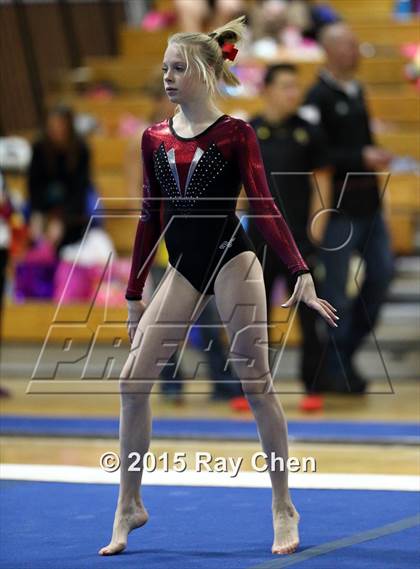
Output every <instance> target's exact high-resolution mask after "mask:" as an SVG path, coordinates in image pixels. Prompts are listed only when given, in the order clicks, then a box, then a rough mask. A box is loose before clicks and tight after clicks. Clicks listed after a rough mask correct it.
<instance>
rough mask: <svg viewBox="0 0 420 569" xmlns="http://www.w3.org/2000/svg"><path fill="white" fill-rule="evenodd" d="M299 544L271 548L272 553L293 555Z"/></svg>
mask: <svg viewBox="0 0 420 569" xmlns="http://www.w3.org/2000/svg"><path fill="white" fill-rule="evenodd" d="M298 546H299V543H294V544H292V545H284V546H279V545H277V546H273V548H272V550H271V551H272V553H275V554H277V555H287V554H289V553H294V552H295V551H296V549H297V548H298Z"/></svg>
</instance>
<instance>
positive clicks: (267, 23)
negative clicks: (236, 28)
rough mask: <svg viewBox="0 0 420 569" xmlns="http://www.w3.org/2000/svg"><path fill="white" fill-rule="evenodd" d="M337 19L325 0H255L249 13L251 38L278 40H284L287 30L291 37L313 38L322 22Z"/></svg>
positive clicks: (330, 21)
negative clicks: (292, 34) (319, 0)
mask: <svg viewBox="0 0 420 569" xmlns="http://www.w3.org/2000/svg"><path fill="white" fill-rule="evenodd" d="M339 19H340V17H339V15H338V14H337V13H336V12H335V11H334V10H333V9H332V8H331V7H330V6H329V5H328V2H323V1H321V2H318V1H312V2H311V1H310V0H259V1H257V2H255V3H254V4H253V8H252V9H251V13H250V20H251V27H252V37H253V40H254V41H255V40H260V39H263V38H265V39H266V38H271V39H274V40H275V41H277V43H279V44H284V43H287V39H286V37H285V34H286V33H287V31H289V32H292V33H293V32H294V34H295V36H296V37H295V40H296V39H298V36H300V40H301V41H302V40H303V38H310V39H313V40H316V37H317V34H318V33H319V31H320V30H321V29H322V27H323V26H324V25H326V24H328V23H332V22H336V21H338V20H339Z"/></svg>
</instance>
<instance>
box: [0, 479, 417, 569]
mask: <svg viewBox="0 0 420 569" xmlns="http://www.w3.org/2000/svg"><path fill="white" fill-rule="evenodd" d="M117 493H118V487H117V486H114V485H99V484H71V483H51V482H20V481H19V482H18V481H2V483H1V492H0V497H1V523H0V537H1V543H2V547H1V549H0V557H1V560H0V568H1V569H26V568H28V569H95V568H101V569H102V568H103V567H116V568H121V569H127V568H136V569H139V568H140V569H141V568H145V569H158V568H159V569H162V568H164V569H250V568H253V569H256V568H258V567H259V566H261V567H262V568H264V569H265V568H266V567H267V568H268V567H269V566H270V565H268V564H267V562H271V563H270V564H271V566H272V568H273V569H275V568H277V567H285V566H289V565H290V564H291V562H292V561H293V566H294V567H297V568H302V569H306V568H308V569H355V568H356V569H365V568H366V569H387V568H389V569H414V568H417V567H419V566H420V555H419V548H418V543H419V540H418V538H419V526H418V525H415V526H413V527H409V528H407V529H403V530H401V531H396V532H395V531H394V532H392V533H389V534H388V535H386V536H383V537H380V538H377V539H371V540H369V541H363V542H362V543H355V544H354V545H350V546H347V547H342V548H340V549H337V550H335V551H331V552H329V553H325V554H323V555H318V556H316V557H312V558H311V559H307V560H306V561H305V560H302V559H301V556H302V555H307V554H308V553H310V552H311V551H313V550H312V549H311V548H314V547H316V546H319V545H320V544H325V543H330V542H333V541H334V540H338V539H340V538H344V537H348V536H356V537H357V536H358V535H359V534H361V535H363V532H368V531H369V530H372V529H373V528H378V527H383V526H385V525H387V524H391V523H393V522H398V521H399V520H402V519H406V518H409V517H412V516H415V515H416V514H417V513H418V511H419V495H418V494H417V493H413V492H385V491H361V490H303V489H296V490H292V498H293V500H294V503H295V505H296V507H297V508H298V510H299V512H300V514H301V517H302V519H301V524H300V535H301V545H300V548H299V550H298V552H297V553H295V554H293V555H291V556H281V557H280V556H274V555H272V554H271V552H270V549H271V542H272V527H271V513H270V505H271V491H270V490H269V489H245V488H209V487H200V488H199V487H176V486H144V488H143V496H144V501H145V504H146V506H147V508H148V510H149V513H150V515H151V518H150V520H149V523H148V524H147V525H146V526H145V527H143V528H140V529H138V530H135V531H134V532H132V534H130V536H129V541H128V548H127V549H126V550H125V552H124V553H122V554H121V555H118V556H114V557H106V558H103V557H100V556H99V555H97V550H98V549H99V548H100V547H101V546H103V545H106V544H107V543H108V541H109V537H110V531H111V526H112V521H113V515H114V507H115V503H116V498H117ZM273 563H275V565H273Z"/></svg>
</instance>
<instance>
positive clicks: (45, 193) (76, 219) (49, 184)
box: [27, 105, 91, 256]
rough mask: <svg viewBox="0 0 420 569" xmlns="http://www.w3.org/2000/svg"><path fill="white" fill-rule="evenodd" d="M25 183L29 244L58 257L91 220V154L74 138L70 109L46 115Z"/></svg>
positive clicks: (61, 107) (34, 146)
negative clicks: (59, 250) (27, 204)
mask: <svg viewBox="0 0 420 569" xmlns="http://www.w3.org/2000/svg"><path fill="white" fill-rule="evenodd" d="M27 182H28V196H29V208H30V222H29V234H30V239H31V243H32V245H34V247H35V249H36V250H37V251H38V252H40V253H42V254H44V253H45V254H46V255H47V256H48V255H51V256H54V255H55V253H56V251H57V250H58V249H60V248H61V247H63V246H64V245H67V244H69V243H74V242H76V241H79V240H80V239H81V238H82V237H83V234H84V232H85V230H86V227H87V223H88V220H89V214H88V199H89V192H90V186H91V182H90V151H89V149H88V147H87V145H86V143H85V142H84V141H83V140H82V139H81V138H80V137H79V136H78V135H77V134H76V131H75V128H74V120H73V112H72V110H71V109H70V108H69V107H66V106H62V105H59V106H57V107H54V108H53V109H51V110H50V112H49V113H48V116H47V120H46V126H45V130H44V132H43V133H42V135H41V137H40V138H39V139H38V140H36V142H35V143H34V144H33V146H32V160H31V164H30V167H29V175H28V180H27Z"/></svg>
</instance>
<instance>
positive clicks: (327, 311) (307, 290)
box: [282, 273, 339, 328]
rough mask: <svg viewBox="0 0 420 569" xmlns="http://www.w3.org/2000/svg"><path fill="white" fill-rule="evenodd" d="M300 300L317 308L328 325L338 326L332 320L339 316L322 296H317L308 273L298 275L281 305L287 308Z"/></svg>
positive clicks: (337, 318)
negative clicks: (290, 293) (288, 296)
mask: <svg viewBox="0 0 420 569" xmlns="http://www.w3.org/2000/svg"><path fill="white" fill-rule="evenodd" d="M300 300H303V302H304V303H305V304H307V305H308V306H309V307H310V308H313V309H314V310H317V311H318V312H319V313H320V315H321V316H322V317H323V318H324V320H326V321H327V322H328V324H329V325H330V326H334V327H335V328H337V327H338V324H336V323H335V322H334V319H336V320H339V317H338V316H336V315H335V314H334V312H337V310H336V309H335V308H334V306H332V305H331V304H330V303H329V302H327V301H326V300H324V299H323V298H318V297H317V295H316V291H315V285H314V281H313V279H312V275H311V274H310V273H304V274H303V275H299V276H298V279H297V281H296V284H295V288H294V291H293V294H292V296H291V297H290V298H289V300H288V301H287V302H285V303H284V304H282V306H283V308H288V307H289V306H292V304H294V303H295V302H299V301H300Z"/></svg>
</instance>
